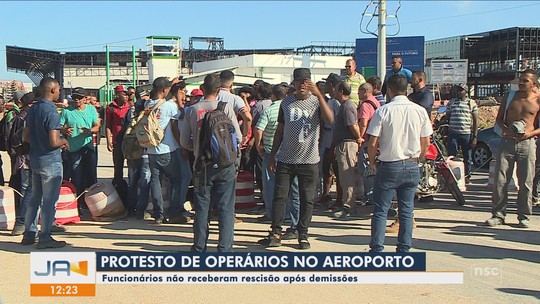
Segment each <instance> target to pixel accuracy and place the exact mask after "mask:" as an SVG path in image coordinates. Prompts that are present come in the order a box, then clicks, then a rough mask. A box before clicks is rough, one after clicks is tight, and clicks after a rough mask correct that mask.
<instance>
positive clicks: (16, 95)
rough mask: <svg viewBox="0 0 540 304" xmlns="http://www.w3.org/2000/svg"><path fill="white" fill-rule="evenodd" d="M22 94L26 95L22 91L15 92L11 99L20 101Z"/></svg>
mask: <svg viewBox="0 0 540 304" xmlns="http://www.w3.org/2000/svg"><path fill="white" fill-rule="evenodd" d="M24 94H26V92H24V91H17V92H15V94H13V98H15V99H21V98H22V97H23V96H24Z"/></svg>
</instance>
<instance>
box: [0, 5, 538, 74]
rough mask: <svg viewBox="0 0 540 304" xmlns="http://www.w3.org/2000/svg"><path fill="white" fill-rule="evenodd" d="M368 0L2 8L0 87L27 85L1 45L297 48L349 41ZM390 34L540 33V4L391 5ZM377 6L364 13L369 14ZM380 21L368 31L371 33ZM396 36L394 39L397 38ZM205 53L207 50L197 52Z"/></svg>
mask: <svg viewBox="0 0 540 304" xmlns="http://www.w3.org/2000/svg"><path fill="white" fill-rule="evenodd" d="M369 4H370V2H369V1H234V2H233V1H211V2H207V1H164V2H158V1H153V2H150V1H133V2H131V1H117V2H108V1H85V2H81V1H60V2H52V1H37V2H31V1H17V2H14V1H0V80H11V79H18V80H24V81H29V79H28V78H27V77H26V76H25V75H24V74H18V73H11V72H7V71H6V58H5V46H6V45H16V46H20V47H29V48H38V49H44V50H56V51H102V50H104V45H106V44H111V45H114V46H117V47H114V48H113V50H128V49H131V45H134V46H136V48H137V49H139V48H142V49H145V48H146V40H145V37H146V36H150V35H175V36H180V37H182V39H183V40H182V46H183V47H184V48H187V47H188V41H189V37H192V36H205V37H206V36H210V37H222V38H224V39H225V49H258V48H287V47H288V48H297V47H302V46H307V45H310V44H312V43H314V42H320V41H334V42H351V43H353V42H354V41H355V39H356V38H368V37H373V36H371V35H369V34H364V33H362V32H361V25H362V28H363V29H365V28H366V24H367V23H368V21H369V18H370V17H367V16H366V17H364V20H363V22H362V24H361V19H362V14H363V13H364V10H365V9H366V8H367V7H368V5H369ZM399 5H400V8H399V10H398V11H397V17H398V19H399V26H398V25H397V24H398V22H397V20H396V19H395V18H389V20H388V24H389V27H388V30H387V32H388V34H390V35H391V34H396V33H398V36H425V38H426V40H432V39H437V38H445V37H452V36H459V35H465V34H473V33H478V32H485V31H490V30H495V29H502V28H508V27H514V26H540V21H539V18H538V15H539V14H538V12H539V11H540V2H539V1H409V0H404V1H401V2H399V1H389V2H388V4H387V8H388V14H390V15H395V14H396V9H397V8H398V6H399ZM374 8H375V6H374V5H372V6H369V10H368V11H367V12H368V13H372V12H373V9H374ZM376 19H377V18H376V17H375V19H374V21H373V22H372V23H371V24H370V26H368V30H371V31H376V26H377V20H376ZM398 31H399V32H398ZM197 46H198V47H205V45H204V44H199V45H197Z"/></svg>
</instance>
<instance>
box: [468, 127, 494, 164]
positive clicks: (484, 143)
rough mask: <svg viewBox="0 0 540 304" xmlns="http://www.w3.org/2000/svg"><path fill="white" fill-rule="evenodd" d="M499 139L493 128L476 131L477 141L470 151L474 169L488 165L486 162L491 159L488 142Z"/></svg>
mask: <svg viewBox="0 0 540 304" xmlns="http://www.w3.org/2000/svg"><path fill="white" fill-rule="evenodd" d="M499 137H500V136H499V135H498V134H497V133H495V130H494V129H493V127H491V128H487V129H483V130H480V131H478V140H477V143H476V146H475V147H474V149H473V151H472V159H473V163H474V166H475V167H477V168H478V167H480V166H488V165H489V162H488V160H489V159H490V158H491V157H492V153H491V151H492V149H491V147H490V145H489V142H490V141H491V140H492V139H494V138H499Z"/></svg>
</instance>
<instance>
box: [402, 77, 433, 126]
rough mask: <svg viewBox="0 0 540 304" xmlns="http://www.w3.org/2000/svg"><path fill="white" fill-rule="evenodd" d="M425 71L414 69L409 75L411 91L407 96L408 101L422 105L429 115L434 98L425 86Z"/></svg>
mask: <svg viewBox="0 0 540 304" xmlns="http://www.w3.org/2000/svg"><path fill="white" fill-rule="evenodd" d="M425 80H426V73H424V72H422V71H414V72H413V74H412V77H411V80H410V82H411V87H412V88H413V92H412V93H411V94H409V96H407V97H408V98H409V100H410V101H412V102H414V103H416V104H418V105H420V106H422V107H423V108H424V109H426V111H427V113H428V116H429V117H431V110H433V103H434V102H435V98H434V97H433V94H432V93H431V91H430V90H429V88H428V87H427V86H426V82H425Z"/></svg>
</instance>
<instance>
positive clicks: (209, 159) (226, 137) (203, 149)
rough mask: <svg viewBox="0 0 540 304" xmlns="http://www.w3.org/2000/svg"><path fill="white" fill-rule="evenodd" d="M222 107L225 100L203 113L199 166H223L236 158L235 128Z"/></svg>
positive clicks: (236, 141) (234, 161)
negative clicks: (213, 109)
mask: <svg viewBox="0 0 540 304" xmlns="http://www.w3.org/2000/svg"><path fill="white" fill-rule="evenodd" d="M224 109H225V102H219V103H218V106H217V109H216V110H215V111H212V112H207V113H206V114H204V117H203V119H202V125H201V131H200V134H199V158H198V165H199V166H198V167H199V168H200V165H204V166H207V165H210V164H217V165H218V167H220V168H225V167H227V166H229V165H231V164H235V163H236V161H237V159H238V140H237V139H236V129H235V127H234V124H233V122H232V120H231V119H230V118H229V117H228V116H227V115H226V114H225V112H224Z"/></svg>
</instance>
